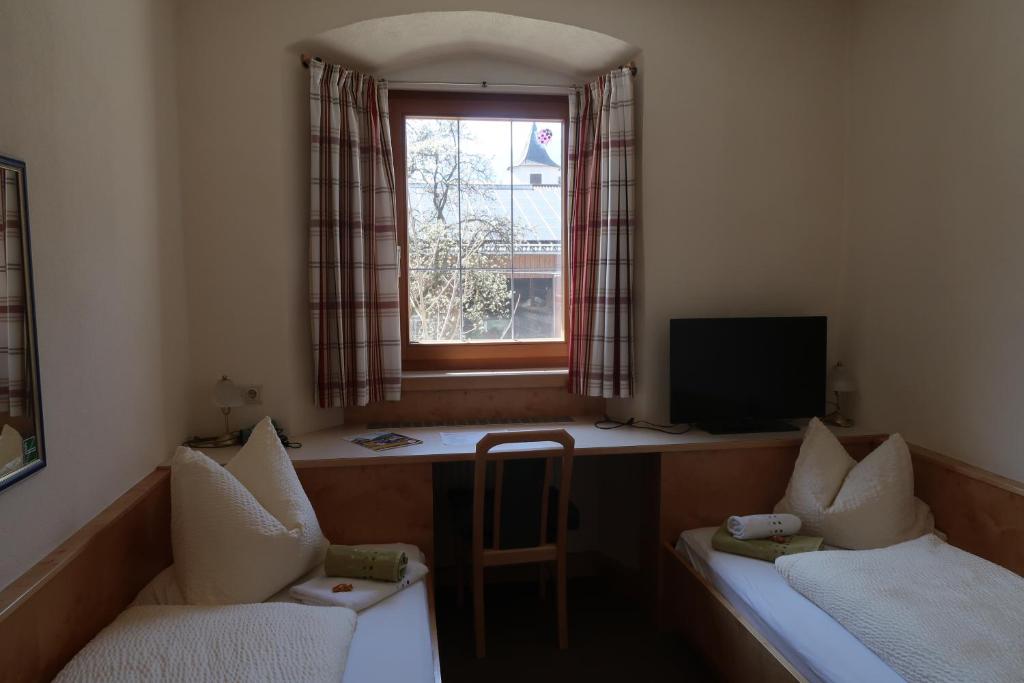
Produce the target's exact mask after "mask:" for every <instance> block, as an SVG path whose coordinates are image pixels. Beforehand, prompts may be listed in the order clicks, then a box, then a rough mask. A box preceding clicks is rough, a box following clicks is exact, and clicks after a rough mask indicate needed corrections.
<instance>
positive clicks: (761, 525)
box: [725, 514, 800, 541]
mask: <svg viewBox="0 0 1024 683" xmlns="http://www.w3.org/2000/svg"><path fill="white" fill-rule="evenodd" d="M725 525H726V528H727V529H728V530H729V533H730V534H732V536H733V538H738V539H740V540H741V541H750V540H753V539H755V538H770V537H771V536H792V535H793V534H795V533H798V532H799V531H800V518H799V517H797V516H796V515H786V514H782V515H746V516H745V517H737V516H735V515H734V516H732V517H730V518H729V520H728V521H727V522H726V523H725Z"/></svg>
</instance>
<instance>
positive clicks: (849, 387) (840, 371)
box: [825, 362, 857, 427]
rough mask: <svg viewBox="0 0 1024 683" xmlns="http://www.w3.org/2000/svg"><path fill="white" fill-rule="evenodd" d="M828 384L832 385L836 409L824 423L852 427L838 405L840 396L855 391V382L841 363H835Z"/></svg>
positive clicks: (826, 417)
mask: <svg viewBox="0 0 1024 683" xmlns="http://www.w3.org/2000/svg"><path fill="white" fill-rule="evenodd" d="M829 384H831V385H832V393H833V394H835V397H836V400H835V401H834V403H835V406H836V409H835V410H833V411H832V412H831V413H829V414H828V415H826V416H825V423H826V424H830V425H835V426H836V427H852V426H853V420H852V419H851V418H849V417H847V416H845V415H843V411H842V408H841V406H840V404H839V395H840V394H852V393H854V392H856V391H857V382H856V381H855V380H854V379H853V375H851V374H850V371H849V369H848V368H847V367H846V366H845V365H843V364H842V363H841V362H840V363H836V365H835V367H834V368H832V372H831V373H830V376H829Z"/></svg>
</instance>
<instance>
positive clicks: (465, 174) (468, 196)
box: [459, 120, 512, 269]
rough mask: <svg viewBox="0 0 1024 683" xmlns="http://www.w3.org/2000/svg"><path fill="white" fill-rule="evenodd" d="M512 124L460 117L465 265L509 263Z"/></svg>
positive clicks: (463, 264) (492, 265)
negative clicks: (461, 118) (461, 119)
mask: <svg viewBox="0 0 1024 683" xmlns="http://www.w3.org/2000/svg"><path fill="white" fill-rule="evenodd" d="M511 124H512V122H511V121H474V120H463V121H461V122H460V127H459V144H460V147H459V173H460V188H461V191H460V193H459V201H460V202H461V207H462V237H461V239H462V267H463V268H504V269H508V268H510V267H511V266H512V263H511V260H512V206H511V204H512V187H511V178H512V170H511V167H512V156H511V149H512V148H511V132H512V131H511Z"/></svg>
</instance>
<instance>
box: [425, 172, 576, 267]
mask: <svg viewBox="0 0 1024 683" xmlns="http://www.w3.org/2000/svg"><path fill="white" fill-rule="evenodd" d="M428 187H429V186H428V185H427V184H425V183H413V184H410V185H409V206H410V208H411V209H413V210H414V211H415V210H416V209H420V210H422V211H424V212H430V211H431V206H430V202H431V196H430V191H429V189H428ZM475 187H476V188H478V189H480V190H483V192H481V193H474V194H473V195H470V196H463V201H464V202H465V203H466V205H465V206H463V207H462V209H463V211H462V214H463V215H464V216H466V215H473V214H476V215H485V216H503V217H508V218H511V220H512V230H513V235H514V236H515V237H514V239H515V242H516V251H517V252H519V253H529V252H550V251H561V243H562V186H561V185H528V184H516V185H503V184H480V185H475ZM458 209H459V207H458V203H457V202H450V203H449V205H448V206H447V207H446V209H445V221H446V222H447V223H448V224H450V225H454V224H456V223H457V222H458V220H459V210H458Z"/></svg>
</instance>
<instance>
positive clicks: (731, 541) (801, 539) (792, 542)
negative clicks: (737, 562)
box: [711, 524, 823, 562]
mask: <svg viewBox="0 0 1024 683" xmlns="http://www.w3.org/2000/svg"><path fill="white" fill-rule="evenodd" d="M782 539H783V541H782V542H781V543H780V542H776V541H773V540H772V539H770V538H759V539H757V540H753V541H741V540H740V539H738V538H733V535H732V534H730V533H729V530H728V529H726V528H725V525H724V524H723V525H722V527H721V528H719V530H718V531H716V532H715V535H714V536H712V537H711V547H712V548H714V549H715V550H717V551H719V552H723V553H732V554H733V555H743V556H744V557H753V558H754V559H755V560H764V561H765V562H774V561H775V558H777V557H779V556H781V555H796V554H797V553H809V552H813V551H815V550H819V549H820V548H821V542H822V540H823V539H822V538H819V537H818V536H783V537H782Z"/></svg>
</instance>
